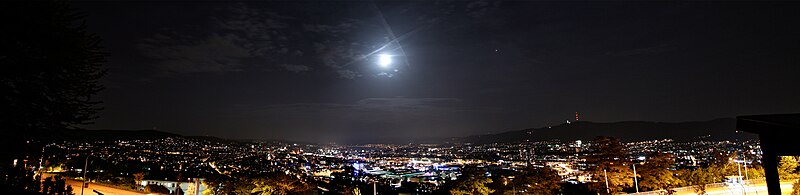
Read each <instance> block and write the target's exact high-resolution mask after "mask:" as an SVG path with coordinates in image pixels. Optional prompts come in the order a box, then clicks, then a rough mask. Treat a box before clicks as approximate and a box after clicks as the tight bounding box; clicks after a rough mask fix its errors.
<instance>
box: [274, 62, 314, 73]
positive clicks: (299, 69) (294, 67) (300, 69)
mask: <svg viewBox="0 0 800 195" xmlns="http://www.w3.org/2000/svg"><path fill="white" fill-rule="evenodd" d="M281 66H283V68H286V70H288V71H290V72H305V71H311V68H309V67H308V66H305V65H294V64H282V65H281Z"/></svg>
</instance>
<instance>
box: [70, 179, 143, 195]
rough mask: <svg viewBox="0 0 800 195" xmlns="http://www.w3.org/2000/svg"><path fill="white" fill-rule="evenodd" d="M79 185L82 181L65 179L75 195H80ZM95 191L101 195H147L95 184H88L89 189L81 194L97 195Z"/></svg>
mask: <svg viewBox="0 0 800 195" xmlns="http://www.w3.org/2000/svg"><path fill="white" fill-rule="evenodd" d="M81 184H82V181H79V180H72V179H67V185H72V189H73V190H72V192H73V193H75V194H76V195H80V194H81ZM95 190H96V191H97V192H100V193H102V194H103V195H147V194H145V193H141V192H134V191H128V190H123V189H118V188H113V187H108V186H101V185H97V184H94V183H89V187H88V188H85V189H83V194H84V195H96V194H98V193H96V192H95Z"/></svg>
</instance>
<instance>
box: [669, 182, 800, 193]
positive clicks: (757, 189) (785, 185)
mask: <svg viewBox="0 0 800 195" xmlns="http://www.w3.org/2000/svg"><path fill="white" fill-rule="evenodd" d="M791 192H792V183H790V182H781V194H789V193H791ZM677 194H679V195H690V194H697V193H694V192H679V193H677ZM706 194H708V195H723V194H724V195H733V194H735V195H745V194H749V195H767V184H766V183H762V184H754V185H749V186H724V187H716V188H708V189H706Z"/></svg>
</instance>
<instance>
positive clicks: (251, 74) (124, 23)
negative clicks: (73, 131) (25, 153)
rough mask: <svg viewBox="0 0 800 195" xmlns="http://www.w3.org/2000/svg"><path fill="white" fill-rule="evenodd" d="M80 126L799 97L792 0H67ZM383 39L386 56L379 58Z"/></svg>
mask: <svg viewBox="0 0 800 195" xmlns="http://www.w3.org/2000/svg"><path fill="white" fill-rule="evenodd" d="M73 6H74V7H76V8H79V9H82V10H84V11H86V12H87V13H88V14H89V17H88V18H87V24H88V25H89V28H90V30H91V31H93V32H96V33H97V34H98V35H99V36H101V37H102V38H103V39H104V42H103V45H105V47H106V48H107V50H108V51H109V52H110V53H111V57H110V61H109V63H108V64H107V65H108V68H109V74H108V76H106V77H105V78H104V79H103V83H104V84H105V86H106V90H104V91H103V92H101V94H99V96H100V99H101V100H103V101H104V104H103V106H104V107H105V110H103V111H101V113H99V116H100V118H99V119H98V120H97V121H96V124H94V125H89V126H85V128H90V129H157V130H162V131H167V132H173V133H178V134H183V135H210V136H217V137H223V138H233V139H288V140H298V141H344V140H353V139H373V138H429V137H451V136H468V135H475V134H486V133H497V132H503V131H510V130H518V129H524V128H531V127H541V126H547V125H554V124H560V123H563V122H564V121H565V120H566V119H571V118H573V117H574V116H573V115H574V112H580V113H581V119H582V120H588V121H600V122H611V121H632V120H645V121H663V122H677V121H697V120H710V119H714V118H721V117H734V116H737V115H749V114H766V113H787V112H800V87H799V86H800V11H798V10H800V3H797V2H794V3H793V2H783V3H763V2H760V3H755V2H713V3H710V2H617V3H603V2H495V1H414V2H396V1H392V2H386V1H356V2H330V1H324V2H315V1H278V2H258V1H250V2H214V1H211V2H191V1H168V2H157V1H147V2H73ZM381 55H390V56H391V57H390V58H391V60H392V62H391V63H390V64H388V65H387V66H385V67H384V66H380V65H379V61H380V59H379V58H380V57H379V56H381Z"/></svg>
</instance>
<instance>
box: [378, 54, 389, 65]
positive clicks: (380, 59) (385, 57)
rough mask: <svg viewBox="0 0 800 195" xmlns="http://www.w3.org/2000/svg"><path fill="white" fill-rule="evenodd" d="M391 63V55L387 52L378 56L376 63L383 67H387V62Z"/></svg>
mask: <svg viewBox="0 0 800 195" xmlns="http://www.w3.org/2000/svg"><path fill="white" fill-rule="evenodd" d="M391 63H392V56H390V55H387V54H381V55H380V56H378V65H381V67H384V68H386V67H389V64H391Z"/></svg>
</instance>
